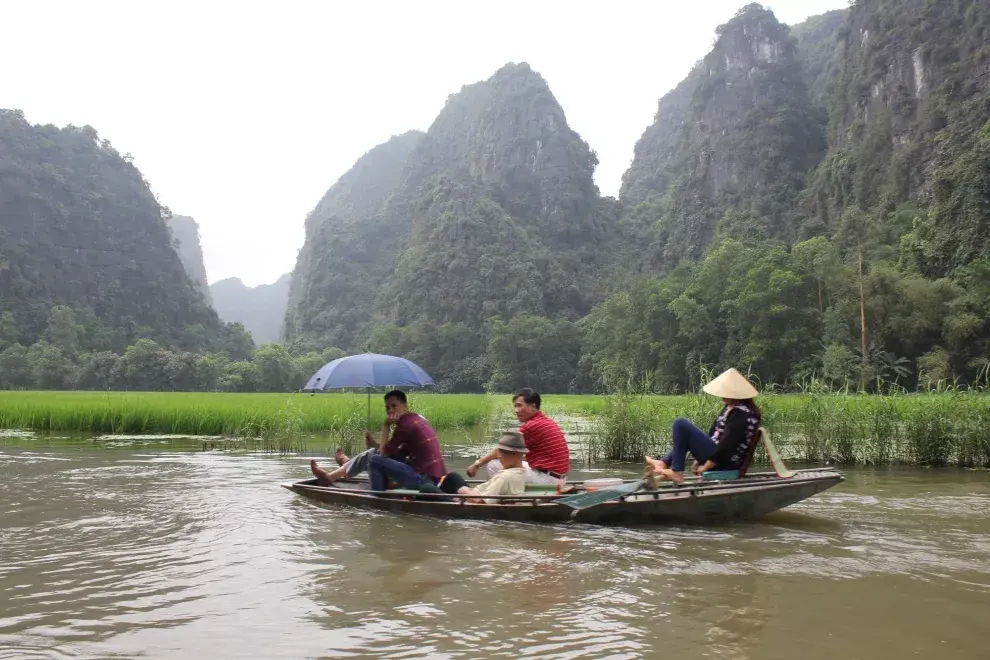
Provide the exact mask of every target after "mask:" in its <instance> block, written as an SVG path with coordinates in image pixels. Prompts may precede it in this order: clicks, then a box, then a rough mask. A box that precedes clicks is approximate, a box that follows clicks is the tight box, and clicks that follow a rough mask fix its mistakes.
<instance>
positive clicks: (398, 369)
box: [303, 353, 433, 392]
mask: <svg viewBox="0 0 990 660" xmlns="http://www.w3.org/2000/svg"><path fill="white" fill-rule="evenodd" d="M432 384H433V379H432V378H431V377H430V374H428V373H426V372H425V371H423V369H421V368H420V367H419V366H418V365H417V364H416V363H414V362H410V361H409V360H407V359H405V358H400V357H396V356H394V355H380V354H378V353H362V354H361V355H349V356H347V357H342V358H338V359H336V360H334V361H333V362H328V363H327V364H325V365H323V366H322V367H321V368H320V370H319V371H317V372H316V373H315V374H313V376H312V377H311V378H310V379H309V381H307V383H306V386H305V387H304V388H303V391H304V392H319V391H320V390H332V389H339V388H343V387H386V386H390V387H403V386H405V387H423V386H425V385H432Z"/></svg>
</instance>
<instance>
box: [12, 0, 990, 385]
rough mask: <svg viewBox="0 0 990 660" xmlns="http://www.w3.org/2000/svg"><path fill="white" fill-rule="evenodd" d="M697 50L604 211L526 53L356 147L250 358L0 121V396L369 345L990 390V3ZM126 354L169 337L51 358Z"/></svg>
mask: <svg viewBox="0 0 990 660" xmlns="http://www.w3.org/2000/svg"><path fill="white" fill-rule="evenodd" d="M716 37H717V38H716V40H715V43H714V46H713V48H712V50H711V52H709V53H708V54H707V55H706V56H705V57H704V58H703V59H702V60H700V61H699V62H698V63H697V64H696V65H695V66H694V67H693V68H692V70H691V71H688V72H685V79H684V80H683V82H681V83H680V84H679V85H677V86H676V87H675V88H674V89H673V90H671V91H669V92H668V93H667V94H666V95H664V96H663V98H661V99H660V102H659V105H658V108H657V113H656V116H655V120H654V122H653V123H652V124H651V125H650V126H649V127H647V128H646V130H645V132H644V134H643V136H642V137H641V139H640V140H639V141H638V143H637V144H636V148H635V154H634V159H633V162H632V164H631V166H630V168H629V170H628V171H627V172H626V173H625V175H624V177H623V180H622V188H621V192H620V197H619V199H618V200H615V199H612V198H603V197H601V195H600V194H599V192H598V190H597V188H596V187H595V185H594V182H593V178H592V176H593V173H594V169H595V166H596V164H597V158H596V156H595V153H594V151H592V150H591V149H590V147H589V146H588V145H587V144H586V143H585V142H584V141H583V140H582V139H581V138H580V136H578V135H577V134H576V133H575V132H574V131H573V130H571V129H570V128H569V127H568V125H567V122H566V118H565V115H564V112H563V110H562V109H561V107H560V106H559V104H558V103H557V101H556V100H555V98H554V96H553V94H552V93H551V91H550V89H549V87H548V85H547V83H546V82H545V81H544V80H543V78H542V77H540V75H539V74H537V73H536V72H534V71H533V70H532V69H531V68H530V67H529V66H528V65H526V64H508V65H506V66H505V67H503V68H502V69H500V70H498V71H497V72H495V74H494V75H493V76H491V77H490V78H489V79H487V80H484V81H481V82H477V83H474V84H471V85H467V86H465V87H463V88H462V89H461V91H460V92H458V93H456V94H452V95H451V96H450V97H449V98H448V100H447V103H446V105H445V106H444V108H443V109H442V111H441V112H440V113H439V115H438V116H437V117H436V119H435V121H434V122H433V124H432V125H431V126H430V128H429V130H428V131H427V132H426V133H420V132H416V131H411V132H409V133H406V134H403V135H400V136H396V137H393V138H392V139H391V140H389V141H388V142H386V143H384V144H382V145H379V146H378V147H375V148H374V149H372V150H370V151H369V152H368V153H367V154H365V155H364V156H363V157H362V158H361V159H359V160H358V162H357V163H356V164H355V165H354V167H353V168H352V169H351V170H350V171H349V172H347V173H346V174H345V175H344V176H342V177H341V178H340V179H339V180H338V181H337V182H336V183H335V184H334V185H333V186H332V187H331V188H330V189H329V190H328V192H327V193H326V195H325V196H324V198H323V199H322V200H321V201H320V202H319V204H317V205H316V207H315V208H314V209H313V211H312V212H311V213H310V214H309V216H308V217H307V219H306V242H305V245H304V246H303V248H302V249H301V250H300V252H299V257H298V261H297V263H296V267H295V269H294V271H293V275H292V277H291V278H289V276H286V277H283V278H282V279H280V280H279V282H278V283H277V285H272V291H273V292H274V291H275V290H276V289H277V288H278V286H281V287H283V288H282V291H283V294H282V295H283V296H284V295H285V294H284V290H285V287H286V286H288V287H289V289H290V293H289V302H288V305H287V310H286V313H285V340H286V345H285V346H282V345H280V344H271V345H267V346H264V347H262V348H260V349H258V350H254V347H253V344H252V343H251V338H250V337H249V336H248V335H247V334H246V333H244V332H243V328H241V326H240V325H233V326H230V325H228V326H224V327H222V328H218V324H217V321H216V319H215V317H212V312H211V311H210V310H208V309H207V308H206V306H205V305H204V304H203V302H202V300H201V299H200V298H199V297H198V296H197V295H195V292H194V291H193V285H192V284H191V283H190V281H189V279H188V278H187V277H185V275H184V273H183V272H182V269H181V266H180V265H179V263H178V261H177V259H175V254H174V252H173V251H171V250H168V249H166V247H167V244H168V235H167V230H166V228H165V223H164V221H163V220H162V217H165V216H167V212H165V211H164V210H163V209H161V208H160V207H158V206H157V204H155V203H154V199H153V198H152V197H151V196H150V193H149V192H148V190H147V184H146V183H145V182H144V181H143V180H142V179H141V177H140V174H139V173H138V172H137V171H136V170H135V169H134V168H133V167H132V166H131V165H130V164H129V163H128V162H127V159H126V158H124V159H122V158H120V157H119V156H118V155H117V154H116V152H113V150H112V149H111V148H110V147H109V145H108V144H106V143H104V142H101V141H99V139H98V138H97V137H96V134H95V132H93V131H92V129H88V128H87V129H74V128H68V129H62V130H61V131H60V130H59V129H55V128H53V127H31V126H29V125H28V124H27V123H26V122H24V120H23V117H21V116H20V115H19V114H17V113H10V112H6V113H4V114H2V115H0V126H2V132H0V140H2V142H0V147H2V149H3V150H2V151H0V213H4V215H3V216H2V219H3V225H2V230H3V231H2V233H0V240H2V243H0V286H2V287H3V288H2V293H3V312H4V313H3V315H2V317H0V351H2V352H0V386H3V387H11V386H26V384H28V383H31V382H33V383H35V384H42V385H45V386H56V385H57V384H58V383H62V384H63V385H64V384H66V383H75V386H79V387H94V386H111V387H118V386H120V387H139V386H140V387H162V388H192V389H210V388H220V389H224V390H229V391H251V390H258V389H276V390H277V389H292V388H295V387H299V386H300V385H302V380H304V379H305V377H306V376H308V375H309V374H311V373H312V371H314V370H315V369H316V368H318V367H319V366H320V365H321V364H322V363H323V362H325V361H327V360H329V359H331V358H332V357H334V356H338V355H340V354H341V352H342V351H346V352H359V351H364V350H372V351H376V352H384V353H392V354H397V355H404V356H406V357H408V358H410V359H413V360H415V361H416V362H418V363H419V364H421V365H422V366H424V367H425V368H426V369H427V370H428V371H429V372H430V373H431V374H432V375H433V376H434V378H435V379H436V380H437V383H438V388H439V389H441V390H455V391H475V390H478V389H480V388H482V387H490V388H494V389H496V390H499V391H506V390H510V389H513V388H517V387H520V386H524V385H529V386H534V387H537V388H540V389H542V390H544V391H548V392H564V391H601V390H602V389H603V388H609V387H612V386H615V385H617V384H619V385H623V386H625V385H628V384H629V383H631V382H635V383H638V384H640V385H641V386H644V385H645V386H646V387H649V388H650V389H653V390H655V391H663V392H677V391H684V390H685V389H692V388H696V387H697V386H698V385H699V383H700V381H701V379H702V378H703V374H704V373H706V372H708V371H718V370H721V369H723V368H725V367H728V366H734V367H737V368H739V369H741V370H743V371H748V372H750V373H751V375H752V376H753V377H754V378H756V379H758V380H759V381H762V382H763V383H764V384H765V385H766V386H772V385H778V386H783V387H793V386H795V385H801V386H804V387H812V386H814V387H818V386H819V385H827V386H832V387H853V388H858V389H864V390H870V389H879V388H884V387H890V386H891V384H892V383H896V385H895V386H903V387H907V388H913V387H915V386H921V387H930V386H933V385H935V384H936V383H939V382H951V381H953V380H958V381H961V382H963V383H973V382H977V381H979V382H983V383H984V384H990V90H988V86H990V46H988V44H990V3H987V2H985V0H859V1H858V2H856V3H855V4H854V5H853V6H851V7H850V8H849V9H848V10H842V11H838V12H830V13H829V14H826V15H823V16H817V17H813V18H810V19H808V20H807V21H805V22H804V23H801V24H799V25H796V26H793V27H790V28H789V27H787V26H785V25H782V24H781V23H779V22H778V21H777V19H776V17H775V16H774V14H773V13H772V12H771V11H769V10H767V9H765V8H764V7H762V6H760V5H757V4H751V5H748V6H745V7H743V8H742V9H741V10H740V11H739V12H738V13H737V14H736V16H735V17H732V18H731V19H730V20H729V21H728V22H727V23H726V24H725V25H723V26H721V27H720V28H719V29H718V31H717V35H716ZM658 91H659V90H658ZM11 173H13V175H11ZM87 241H88V242H87ZM92 255H99V257H97V256H92ZM106 255H108V256H106ZM128 255H130V256H128ZM96 258H101V259H106V260H107V265H106V266H104V267H102V268H100V269H94V268H93V267H92V266H93V264H94V263H95V262H94V261H93V260H94V259H96ZM290 279H291V284H289V280H290ZM131 282H134V283H135V287H136V288H134V289H131V288H129V284H130V283H131ZM125 284H126V285H128V286H125ZM221 285H222V286H221ZM132 291H133V292H134V293H133V294H132V293H131V292H132ZM248 291H250V290H247V289H246V287H244V286H243V284H240V282H239V281H226V282H222V283H217V284H215V285H214V286H213V287H212V297H213V300H214V304H216V305H217V309H218V310H221V315H222V316H224V318H236V319H242V320H243V321H244V322H245V323H246V324H248V325H249V327H251V329H252V331H253V332H254V333H256V338H257V339H258V340H259V341H267V340H269V339H271V340H274V338H275V337H277V332H278V331H277V330H276V329H274V326H276V325H278V324H279V321H280V316H279V313H278V310H280V309H283V308H284V307H285V302H281V303H280V302H278V301H277V300H276V301H273V302H271V303H263V304H260V306H259V305H258V304H257V302H252V303H251V305H253V306H254V308H255V309H258V308H259V307H260V309H261V310H262V312H263V314H261V315H260V316H262V317H263V318H257V319H252V318H251V317H249V316H247V315H246V314H245V313H244V312H243V311H240V312H239V311H234V310H232V309H229V308H224V306H225V305H226V304H227V301H228V300H230V299H231V298H232V297H235V296H234V295H233V294H232V292H234V293H236V295H237V296H240V295H243V294H245V293H246V292H248ZM266 291H267V289H266ZM250 293H251V296H252V297H253V298H254V299H255V301H256V300H257V294H258V291H257V290H254V291H250ZM282 300H283V301H284V297H283V298H282ZM57 303H62V305H58V304H57ZM72 308H74V309H72ZM221 308H224V309H221ZM262 321H268V322H270V326H268V329H265V330H262V329H259V326H257V325H255V324H256V323H260V322H262ZM92 328H95V330H93V329H92ZM218 329H219V335H220V338H219V340H217V339H216V337H217V330H218ZM138 337H155V338H157V339H159V340H160V341H161V342H162V343H164V344H165V347H161V346H157V345H155V344H153V343H149V342H148V340H142V341H139V342H137V343H135V344H134V345H131V346H130V347H129V348H127V350H126V351H125V352H124V354H123V355H115V354H113V353H106V352H102V353H94V354H92V355H88V354H86V356H85V357H84V356H83V354H80V356H79V358H78V369H77V371H76V372H75V375H74V376H73V377H72V379H67V378H65V377H64V376H63V375H61V374H62V373H63V370H62V369H61V368H60V367H59V364H61V363H59V361H58V359H57V356H56V355H55V354H54V353H52V350H55V349H53V348H52V347H53V346H56V347H59V348H57V350H58V351H63V353H64V354H69V353H71V352H72V351H76V352H77V353H78V352H80V351H79V349H76V348H73V347H75V346H84V347H85V348H84V349H83V350H86V351H96V350H103V349H97V348H94V347H95V346H97V345H105V346H113V347H119V346H123V345H125V344H130V343H131V340H133V339H136V338H138ZM39 338H40V339H41V341H37V340H38V339H39ZM15 341H21V342H22V343H24V346H22V345H19V344H12V343H13V342H15ZM218 341H219V344H218V343H217V342H218ZM31 342H36V343H34V345H32V346H31V348H30V349H28V348H25V346H26V345H27V344H29V343H31ZM49 342H50V343H49ZM211 342H212V344H211ZM179 346H182V347H186V346H188V347H194V346H199V347H203V348H200V349H199V350H204V349H210V350H221V351H222V352H223V353H225V355H203V356H196V355H192V354H191V353H180V352H176V351H170V350H166V348H172V347H179ZM113 350H117V351H118V352H119V350H120V349H119V348H114V349H113ZM63 357H64V355H63ZM11 374H13V375H11ZM149 374H153V375H149ZM32 379H33V380H32ZM59 379H61V380H59Z"/></svg>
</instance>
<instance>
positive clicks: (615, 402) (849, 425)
mask: <svg viewBox="0 0 990 660" xmlns="http://www.w3.org/2000/svg"><path fill="white" fill-rule="evenodd" d="M380 399H381V393H380V392H377V393H373V394H372V398H371V409H370V426H371V428H372V429H374V428H377V427H378V426H379V425H380V424H381V421H382V415H383V412H382V406H381V401H380ZM758 402H759V404H760V406H761V408H762V410H763V419H764V426H765V427H766V428H767V430H768V431H769V432H770V434H771V437H772V439H773V441H774V443H775V444H776V445H777V446H778V447H779V448H780V449H781V451H782V452H783V454H784V455H785V457H786V458H788V459H789V460H793V461H800V462H811V463H818V464H821V463H832V464H841V465H851V464H866V465H891V464H911V465H924V466H933V467H937V466H946V465H958V466H963V467H990V435H988V434H987V429H988V428H990V396H988V395H986V394H984V393H981V392H976V391H963V390H952V389H949V390H945V391H942V392H933V393H928V394H897V395H887V396H877V395H860V394H844V393H813V394H801V395H796V394H774V393H768V394H766V395H763V396H761V397H760V398H759V400H758ZM411 403H412V406H413V408H414V409H415V410H417V411H418V412H421V413H423V414H424V415H426V417H427V418H428V419H429V420H430V422H431V423H432V424H433V426H434V427H435V428H436V429H437V430H438V431H441V432H448V433H446V436H447V437H452V434H451V432H454V431H463V432H464V433H463V435H462V436H459V437H463V439H464V441H465V442H477V441H481V440H483V439H485V438H487V437H489V436H491V435H492V434H493V433H494V432H495V431H497V430H498V429H500V428H501V427H503V426H512V425H513V424H514V423H515V421H514V418H513V416H512V414H511V403H510V398H509V397H508V396H505V395H483V394H432V393H414V394H412V397H411ZM720 405H721V403H720V402H719V401H718V400H717V399H716V398H714V397H710V396H704V395H681V396H657V395H652V394H634V393H617V394H613V395H609V396H588V395H549V396H547V397H545V399H544V406H543V408H544V410H545V411H546V412H547V413H548V414H549V415H551V416H552V417H554V418H556V419H557V420H558V421H559V422H561V424H562V426H564V428H565V431H566V432H567V433H568V434H569V435H570V436H571V443H572V450H573V451H574V453H575V455H576V456H579V457H580V460H581V461H583V462H598V461H601V460H613V461H640V460H642V457H643V455H644V454H651V453H662V452H663V451H665V450H666V449H667V448H668V447H669V445H670V429H671V425H672V423H673V421H674V419H676V418H678V417H687V418H688V419H691V420H692V421H693V422H695V423H696V424H698V425H699V426H700V427H702V428H703V429H706V430H707V429H708V428H709V426H710V425H711V423H712V420H713V419H714V418H715V416H716V415H717V413H718V410H719V407H720ZM368 419H369V409H368V398H367V396H366V395H365V394H358V393H335V394H323V395H309V394H291V395H287V394H224V393H212V394H193V393H169V392H159V393H155V392H136V393H131V392H126V393H125V392H104V393H93V392H2V393H0V428H7V429H11V428H20V429H32V430H37V431H51V432H88V433H111V434H185V435H197V436H200V435H202V436H230V437H247V438H262V439H266V440H268V441H271V442H272V443H273V445H272V446H273V447H277V448H280V449H282V450H302V449H304V448H305V442H304V441H301V440H300V437H301V436H302V435H312V434H317V435H329V436H331V437H334V438H337V439H339V442H340V443H341V444H343V445H344V446H349V447H350V444H349V442H350V441H351V440H354V439H355V438H357V437H358V436H359V433H360V431H361V430H362V429H363V428H365V427H366V426H367V425H368ZM350 448H351V449H353V447H350ZM761 459H762V452H759V453H758V456H757V460H761Z"/></svg>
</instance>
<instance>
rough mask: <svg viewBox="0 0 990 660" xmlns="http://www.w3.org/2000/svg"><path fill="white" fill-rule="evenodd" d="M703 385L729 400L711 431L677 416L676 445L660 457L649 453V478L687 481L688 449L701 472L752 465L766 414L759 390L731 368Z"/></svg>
mask: <svg viewBox="0 0 990 660" xmlns="http://www.w3.org/2000/svg"><path fill="white" fill-rule="evenodd" d="M702 389H704V391H705V392H707V393H708V394H711V395H713V396H719V397H722V400H723V401H724V402H725V407H724V408H722V411H721V412H720V413H719V415H718V418H717V419H716V420H715V424H714V425H713V426H712V429H711V431H710V432H709V433H705V432H704V431H702V430H701V429H699V428H698V427H697V426H695V425H694V424H692V423H691V421H690V420H687V419H684V418H679V419H676V420H674V428H673V441H674V443H673V447H672V448H671V450H670V451H669V452H667V455H666V456H664V457H663V458H661V459H660V460H657V459H655V458H652V457H650V456H647V457H646V477H647V478H651V477H654V476H658V477H659V478H660V479H670V480H671V481H673V482H675V483H679V484H680V483H684V464H685V462H686V461H687V453H688V452H691V454H692V455H693V456H694V457H695V459H697V462H696V464H695V467H694V470H693V471H694V473H695V474H697V475H701V474H703V473H705V472H707V471H709V470H744V469H745V468H746V467H747V466H748V463H749V457H750V455H751V453H752V452H751V451H750V450H751V449H752V448H753V447H754V446H755V444H756V441H757V439H758V438H759V429H760V420H761V417H762V414H761V412H760V408H759V407H758V406H757V405H756V404H755V403H754V402H753V399H754V398H755V397H756V396H757V395H758V394H759V392H758V391H757V389H756V388H755V387H753V384H752V383H750V382H749V381H748V380H747V379H746V377H745V376H743V375H742V374H741V373H739V372H738V371H736V370H735V369H731V368H730V369H727V370H726V371H724V372H722V374H721V375H719V376H718V378H716V379H714V380H713V381H711V382H710V383H708V384H707V385H705V386H704V388H702Z"/></svg>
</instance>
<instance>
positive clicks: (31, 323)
mask: <svg viewBox="0 0 990 660" xmlns="http://www.w3.org/2000/svg"><path fill="white" fill-rule="evenodd" d="M167 217H168V210H167V209H164V208H162V207H161V206H160V205H159V204H158V202H157V201H156V200H155V197H154V195H152V193H151V191H150V189H149V187H148V184H147V182H146V181H145V180H144V179H143V178H142V176H141V173H140V172H139V171H138V170H137V168H135V167H134V166H133V165H132V164H131V162H130V157H129V156H123V157H122V156H120V154H118V153H117V151H116V150H114V149H113V147H112V146H111V145H110V143H109V142H107V141H106V140H101V139H100V137H99V135H97V133H96V131H95V130H93V129H92V128H90V127H88V126H87V127H84V128H76V127H72V126H68V127H66V128H62V129H59V128H56V127H55V126H50V125H49V126H32V125H31V124H29V123H28V122H27V121H26V120H25V119H24V116H23V114H22V113H21V112H19V111H16V110H0V315H2V316H3V319H4V321H3V325H4V332H5V333H6V335H5V337H6V339H7V340H8V341H11V340H13V341H17V342H20V343H22V344H24V345H31V344H33V343H34V342H35V341H37V340H38V339H40V338H41V337H42V336H43V334H44V333H45V331H46V326H47V325H48V323H49V318H50V316H51V313H52V308H53V307H54V306H56V305H60V304H61V305H70V306H72V307H74V308H75V309H77V310H80V311H81V312H82V313H83V314H85V315H88V317H90V318H91V322H87V323H85V326H86V329H87V332H88V333H90V335H91V341H93V342H94V343H96V344H99V345H100V347H101V349H103V350H123V349H124V348H125V347H126V346H127V345H129V344H131V343H133V342H134V341H135V340H136V339H138V338H141V337H147V338H151V339H154V340H156V341H159V342H161V343H163V344H166V345H169V346H176V347H179V348H182V349H184V350H194V351H197V350H204V349H207V350H208V349H212V348H216V347H217V346H218V344H219V343H220V341H221V340H220V337H219V334H220V322H219V320H218V318H217V315H216V314H215V313H214V312H213V311H212V310H211V309H210V308H209V307H208V306H207V305H206V303H205V302H204V301H203V298H202V295H200V293H199V292H197V290H196V288H195V286H194V285H193V284H192V282H190V280H189V278H188V277H187V275H186V273H185V271H184V270H183V267H182V264H181V263H180V261H179V258H178V256H177V255H176V253H175V251H174V250H173V249H172V248H171V240H172V239H171V236H170V234H169V230H168V227H167V225H166V220H165V219H166V218H167Z"/></svg>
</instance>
